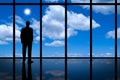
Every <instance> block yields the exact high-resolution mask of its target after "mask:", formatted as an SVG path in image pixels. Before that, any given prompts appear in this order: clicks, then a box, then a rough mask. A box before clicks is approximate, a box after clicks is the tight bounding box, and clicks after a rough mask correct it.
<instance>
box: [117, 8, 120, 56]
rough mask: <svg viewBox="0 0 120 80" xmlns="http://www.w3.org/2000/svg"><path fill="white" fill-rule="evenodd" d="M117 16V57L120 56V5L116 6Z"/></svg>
mask: <svg viewBox="0 0 120 80" xmlns="http://www.w3.org/2000/svg"><path fill="white" fill-rule="evenodd" d="M117 17H118V21H117V23H118V25H117V26H118V27H117V39H118V45H117V46H118V49H117V50H118V51H117V53H118V57H120V6H118V14H117Z"/></svg>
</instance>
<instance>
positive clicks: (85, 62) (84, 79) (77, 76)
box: [68, 59, 90, 80]
mask: <svg viewBox="0 0 120 80" xmlns="http://www.w3.org/2000/svg"><path fill="white" fill-rule="evenodd" d="M68 79H69V80H90V66H89V59H69V60H68Z"/></svg>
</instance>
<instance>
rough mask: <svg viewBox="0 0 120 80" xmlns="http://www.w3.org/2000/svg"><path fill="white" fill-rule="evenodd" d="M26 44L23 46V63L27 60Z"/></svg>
mask: <svg viewBox="0 0 120 80" xmlns="http://www.w3.org/2000/svg"><path fill="white" fill-rule="evenodd" d="M26 47H27V46H26V44H22V48H23V49H22V54H23V61H25V59H26Z"/></svg>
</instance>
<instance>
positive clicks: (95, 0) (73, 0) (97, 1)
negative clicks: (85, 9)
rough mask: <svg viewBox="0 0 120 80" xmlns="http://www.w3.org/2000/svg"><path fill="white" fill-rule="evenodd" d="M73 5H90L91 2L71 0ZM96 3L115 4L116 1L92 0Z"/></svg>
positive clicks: (87, 0)
mask: <svg viewBox="0 0 120 80" xmlns="http://www.w3.org/2000/svg"><path fill="white" fill-rule="evenodd" d="M71 2H73V3H89V2H90V0H71ZM92 2H94V3H113V2H115V1H114V0H92Z"/></svg>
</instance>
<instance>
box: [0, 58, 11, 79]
mask: <svg viewBox="0 0 120 80" xmlns="http://www.w3.org/2000/svg"><path fill="white" fill-rule="evenodd" d="M0 79H1V80H13V60H12V59H0Z"/></svg>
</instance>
